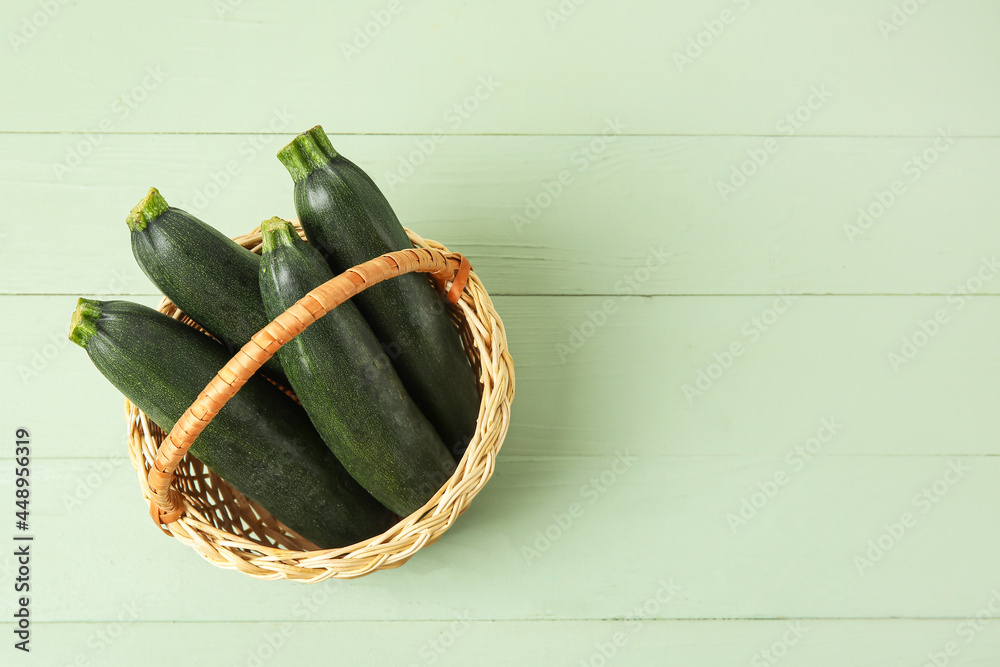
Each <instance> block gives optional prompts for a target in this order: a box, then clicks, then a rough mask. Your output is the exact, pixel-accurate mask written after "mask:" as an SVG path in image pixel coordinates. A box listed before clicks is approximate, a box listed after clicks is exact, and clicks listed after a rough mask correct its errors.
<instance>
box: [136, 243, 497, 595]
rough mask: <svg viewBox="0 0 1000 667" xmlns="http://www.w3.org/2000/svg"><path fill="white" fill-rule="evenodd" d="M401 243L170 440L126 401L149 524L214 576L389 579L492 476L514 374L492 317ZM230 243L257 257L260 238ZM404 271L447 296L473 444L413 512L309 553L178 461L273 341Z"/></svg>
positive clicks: (347, 279) (250, 359)
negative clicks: (356, 538)
mask: <svg viewBox="0 0 1000 667" xmlns="http://www.w3.org/2000/svg"><path fill="white" fill-rule="evenodd" d="M296 229H297V230H298V232H299V234H300V235H301V234H302V230H301V228H300V227H299V226H298V225H296ZM407 233H408V234H409V236H410V240H411V241H412V242H413V245H414V249H413V250H402V251H399V252H395V253H389V254H387V255H383V256H382V257H377V258H375V259H374V260H371V261H370V262H365V263H364V264H361V265H359V266H357V267H354V268H353V269H351V270H349V271H346V272H344V273H343V274H341V275H340V276H337V277H336V278H334V279H333V280H330V281H329V282H327V283H326V284H324V285H321V286H320V287H317V288H316V289H315V290H313V291H312V292H310V293H309V295H307V296H306V297H304V298H303V299H302V300H301V301H300V302H299V303H298V304H296V306H293V307H292V308H290V309H289V310H288V311H287V312H285V313H284V314H283V315H281V316H279V317H278V318H275V320H274V321H273V322H271V323H270V324H269V325H268V326H267V327H265V328H264V329H263V330H262V331H261V332H259V333H258V334H257V335H255V336H254V340H252V341H251V342H249V343H247V345H246V346H244V348H243V349H242V350H241V351H240V352H238V353H237V354H236V356H235V357H233V359H232V360H230V362H229V363H227V364H226V366H225V368H223V369H222V370H220V371H219V374H218V375H217V376H216V377H215V379H213V380H212V382H211V383H209V385H208V386H207V387H206V389H205V391H204V392H202V394H201V395H200V396H199V397H198V400H196V401H195V403H194V404H193V405H192V406H191V407H190V408H189V409H188V411H187V412H186V413H185V415H184V416H183V417H182V418H181V419H179V420H178V422H177V424H176V425H175V426H174V428H173V430H172V431H171V432H170V433H169V434H164V432H163V431H162V430H160V429H159V428H158V427H157V426H156V424H154V423H153V422H152V421H150V420H149V419H147V418H146V415H145V414H143V412H142V411H141V410H139V409H138V408H137V407H136V406H135V405H134V404H132V403H131V402H130V401H128V400H127V399H126V400H125V412H126V414H127V415H128V422H127V436H128V437H127V439H128V446H129V456H130V458H131V460H132V465H133V466H134V467H135V469H136V471H137V473H138V476H139V484H140V486H141V488H142V495H143V498H144V499H145V500H146V502H147V503H148V504H149V510H150V515H151V516H152V517H153V520H154V521H155V522H156V524H157V525H158V526H160V528H161V529H162V530H163V531H164V532H165V533H166V534H167V535H172V536H174V537H176V538H177V539H179V540H181V541H182V542H184V543H186V544H188V545H190V546H192V547H193V548H194V549H195V550H196V551H197V552H198V553H199V554H201V555H202V556H203V557H204V558H205V559H206V560H208V561H209V562H211V563H213V564H215V565H217V566H219V567H223V568H227V569H235V570H239V571H240V572H243V573H244V574H248V575H250V576H253V577H257V578H260V579H293V580H298V581H304V582H316V581H322V580H324V579H328V578H330V577H337V578H343V579H347V578H354V577H362V576H364V575H366V574H370V573H372V572H375V571H376V570H380V569H388V568H393V567H398V566H400V565H402V564H403V563H405V562H406V561H407V560H408V559H409V558H410V557H411V556H412V555H413V554H414V553H416V552H417V550H419V549H421V548H423V547H425V546H427V545H428V544H431V543H433V542H435V541H436V540H437V539H438V538H439V537H441V535H442V534H443V533H444V532H445V531H446V530H448V528H450V527H451V525H452V524H453V523H454V522H455V519H457V518H458V515H460V514H461V513H462V512H464V511H465V508H466V507H468V506H469V503H470V502H471V501H472V499H473V498H474V497H475V496H476V494H477V493H479V490H480V489H482V488H483V485H485V484H486V482H487V481H488V480H489V478H490V476H491V475H492V474H493V467H494V463H495V461H496V455H497V452H498V450H499V449H500V445H501V444H502V443H503V439H504V436H505V435H506V433H507V426H508V424H509V421H510V404H511V401H512V399H513V398H514V366H513V362H512V360H511V357H510V354H509V352H508V351H507V338H506V335H505V334H504V329H503V324H502V323H501V321H500V317H499V316H498V315H497V313H496V311H495V310H494V308H493V303H492V302H491V301H490V297H489V295H488V294H487V293H486V290H485V289H484V288H483V285H482V283H481V282H480V281H479V279H478V278H477V277H476V274H475V273H473V272H472V271H471V268H470V267H469V264H468V262H467V261H466V260H465V259H464V258H463V257H462V256H461V255H459V254H456V253H450V252H449V251H448V250H447V248H445V247H444V246H442V245H440V244H439V243H436V242H434V241H430V240H424V239H422V238H421V237H420V236H418V235H417V234H414V233H413V232H410V231H409V230H407ZM234 240H235V241H236V242H237V243H239V244H241V245H242V246H243V247H245V248H249V249H250V250H252V251H253V252H256V253H259V252H260V244H261V235H260V229H259V228H258V229H255V230H254V231H252V232H251V233H249V234H246V235H244V236H240V237H237V238H235V239H234ZM411 271H420V272H425V273H430V274H431V276H432V278H434V279H435V280H436V282H437V284H438V287H439V289H441V290H442V291H445V292H446V293H447V294H448V297H449V299H448V300H449V301H450V302H451V305H450V306H449V308H450V314H451V315H452V318H453V320H454V321H455V323H456V325H457V326H458V328H459V330H460V332H461V334H462V338H463V340H464V341H465V347H466V350H467V352H468V353H469V357H470V359H471V361H472V364H473V368H474V369H475V371H476V372H477V373H478V376H479V382H480V388H481V390H482V403H481V404H480V408H479V420H478V424H477V429H476V433H475V435H474V436H473V438H472V440H471V442H470V443H469V446H468V449H467V450H466V452H465V454H464V456H463V457H462V460H461V461H460V462H459V464H458V468H457V470H456V471H455V474H454V475H453V476H452V477H451V479H449V480H448V481H447V482H446V483H445V485H444V486H443V487H442V488H441V489H439V490H438V492H437V493H436V494H434V496H433V497H432V498H431V499H430V500H428V501H427V503H426V504H425V505H424V506H423V507H422V508H420V509H419V510H417V511H416V512H414V513H413V514H411V515H410V516H408V517H405V518H403V519H402V520H400V521H399V522H398V523H397V524H396V525H394V526H393V527H392V528H390V529H389V530H387V531H385V532H384V533H382V534H380V535H377V536H375V537H373V538H371V539H369V540H366V541H364V542H359V543H357V544H353V545H350V546H347V547H340V548H336V549H319V548H317V547H316V545H314V544H312V543H311V542H309V541H307V540H305V539H304V538H302V537H301V536H299V535H297V534H296V533H294V532H293V531H291V530H289V529H288V528H287V527H285V526H284V525H283V524H281V523H280V522H278V521H277V520H276V519H275V518H274V517H273V516H271V514H270V513H269V512H267V511H266V510H265V509H263V508H262V507H261V506H260V505H258V504H257V503H255V502H253V501H251V500H250V499H248V498H247V497H246V496H244V495H243V494H242V493H240V492H239V491H237V490H236V489H234V488H233V487H231V486H229V485H228V484H227V483H226V482H224V481H222V479H221V478H220V477H218V476H217V475H215V474H214V473H212V472H211V471H210V470H209V469H208V468H207V467H205V466H204V465H203V464H202V463H201V462H200V461H198V460H197V459H195V458H194V457H193V456H188V455H187V450H188V448H189V447H190V446H191V443H192V442H193V441H194V439H195V438H196V437H197V435H198V434H199V433H200V432H201V430H202V429H203V428H204V427H205V425H206V424H207V423H208V421H211V417H212V416H213V415H214V414H215V413H216V412H218V410H219V409H221V406H222V405H223V404H224V403H225V401H226V400H228V397H230V396H232V395H233V394H235V393H236V391H238V390H239V387H241V386H242V384H243V383H244V382H245V381H246V379H247V378H248V377H249V376H250V375H252V374H253V372H255V371H256V370H257V369H258V368H259V367H260V365H261V364H263V363H264V362H265V361H266V360H267V359H268V358H270V357H271V356H272V355H273V354H274V353H275V352H276V351H277V349H278V347H280V344H279V343H277V341H276V340H275V339H283V340H284V342H287V340H289V339H290V338H294V336H295V335H297V334H298V333H300V332H301V330H302V329H305V327H307V326H308V325H309V324H311V323H312V322H313V321H315V319H317V318H319V317H322V315H323V314H325V313H326V312H328V311H329V310H331V309H332V308H333V307H335V306H336V305H337V304H339V303H342V302H343V301H345V300H347V299H349V298H351V296H353V295H354V294H356V293H357V292H359V291H361V290H362V289H364V288H365V287H369V286H371V285H373V284H375V283H378V282H380V281H381V280H385V279H387V278H392V277H393V276H395V275H400V274H402V273H408V272H411ZM303 302H306V303H305V304H304V303H303ZM159 310H160V312H163V313H166V314H167V315H170V316H172V317H175V318H178V319H180V320H182V321H184V322H187V323H188V324H192V325H193V326H194V323H193V322H192V321H191V320H190V319H189V318H188V317H187V316H185V315H184V314H183V313H181V311H180V310H178V309H177V307H176V306H174V305H173V303H171V301H170V300H169V299H163V301H162V302H161V303H160V306H159ZM293 311H295V312H293ZM255 341H256V343H255ZM199 417H202V418H199Z"/></svg>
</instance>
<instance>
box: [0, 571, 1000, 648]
mask: <svg viewBox="0 0 1000 667" xmlns="http://www.w3.org/2000/svg"><path fill="white" fill-rule="evenodd" d="M323 592H324V591H322V590H320V591H317V590H315V589H310V592H309V593H305V592H303V593H301V594H302V596H303V597H304V598H308V597H310V596H312V595H318V596H320V597H322V593H323ZM305 604H306V603H304V604H303V607H302V612H303V614H305V613H307V612H308V608H307V607H306V606H305ZM327 604H335V602H334V601H333V600H332V599H331V600H330V601H328V602H327ZM131 612H132V610H131V608H129V609H122V610H119V613H122V614H125V618H127V617H128V614H129V613H131ZM136 613H141V612H140V611H139V610H137V612H136ZM959 623H964V625H962V627H961V630H959V629H958V625H959ZM4 625H8V624H4ZM0 627H2V626H0ZM34 629H35V635H34V638H33V640H32V655H33V657H35V658H36V659H37V660H38V661H44V662H45V664H52V665H73V664H127V663H130V662H133V661H134V660H136V659H137V656H142V662H143V664H144V665H148V666H149V667H157V666H159V665H162V666H164V667H171V666H172V665H175V664H176V655H171V654H170V652H167V651H150V649H149V647H150V646H153V645H155V644H156V643H157V642H161V641H163V638H164V637H170V638H171V639H172V641H173V642H174V643H175V645H177V646H197V647H198V652H197V658H196V659H195V658H193V657H192V658H189V660H196V661H194V662H189V663H188V664H199V665H201V664H203V665H213V664H226V665H230V664H233V665H256V664H302V663H304V664H309V663H310V662H311V661H314V660H316V656H317V655H324V654H327V653H329V652H330V647H331V646H335V647H336V655H337V659H338V662H340V663H343V664H369V665H374V664H379V665H404V666H407V665H408V666H411V667H414V666H419V665H432V664H433V665H456V666H464V665H498V666H504V667H506V666H507V665H513V664H520V665H534V664H557V663H562V664H571V665H585V666H586V665H601V664H610V663H611V662H613V661H614V662H618V663H619V664H633V665H635V664H643V665H651V664H662V663H663V662H664V661H665V660H669V661H671V662H673V661H677V662H683V663H684V664H689V665H699V667H730V666H731V665H741V664H751V665H768V664H778V663H779V661H780V664H781V665H788V666H790V667H795V666H796V665H798V666H802V667H841V666H842V665H879V666H880V667H909V666H911V665H924V664H931V665H933V664H934V663H933V662H931V660H932V656H933V657H936V658H937V659H938V660H939V661H940V660H944V659H947V661H948V662H947V663H946V664H947V665H949V667H956V666H958V667H960V666H962V665H984V664H989V663H990V661H991V660H992V659H993V656H995V655H997V654H998V652H1000V639H998V635H997V631H996V627H995V626H994V624H990V623H982V622H979V621H977V620H975V619H973V620H970V621H964V622H959V621H955V620H934V621H909V620H885V621H867V622H861V621H826V620H814V619H810V620H807V621H795V620H775V621H757V622H752V623H747V622H740V621H639V622H635V623H633V622H627V621H621V620H616V621H575V620H569V621H564V620H551V621H547V622H544V623H537V622H526V621H508V622H498V621H467V620H465V619H462V618H456V619H454V620H452V621H444V622H442V621H429V622H397V623H392V624H386V623H382V622H378V621H373V622H352V621H346V622H339V623H326V622H309V621H299V622H278V623H229V622H223V623H189V622H184V621H181V622H171V623H157V622H153V623H146V622H128V623H119V622H118V621H117V620H112V621H110V622H105V623H59V624H51V623H45V622H36V624H35V626H34ZM112 635H114V636H112ZM615 639H617V640H618V641H619V644H617V645H616V644H614V643H613V641H614V640H615ZM946 648H951V649H952V653H953V655H949V654H947V653H945V649H946ZM606 655H607V656H610V657H607V658H605V657H604V656H606ZM77 659H82V660H84V661H85V662H81V663H76V662H74V661H75V660H77ZM102 660H103V661H105V662H100V661H102ZM602 660H604V661H605V662H602Z"/></svg>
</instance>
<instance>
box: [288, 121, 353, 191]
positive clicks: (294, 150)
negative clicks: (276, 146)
mask: <svg viewBox="0 0 1000 667" xmlns="http://www.w3.org/2000/svg"><path fill="white" fill-rule="evenodd" d="M339 155H340V154H339V153H338V152H337V150H336V149H335V148H334V147H333V144H332V143H330V138H329V137H328V136H326V132H324V131H323V127H322V126H321V125H317V126H316V127H314V128H312V129H310V130H307V131H305V132H303V133H302V134H300V135H299V136H297V137H295V138H294V139H292V141H291V142H290V143H289V144H288V145H287V146H285V147H284V148H282V149H281V150H280V151H278V159H279V160H281V164H283V165H285V169H287V170H288V173H289V174H291V176H292V180H293V181H295V182H296V183H298V182H299V181H301V180H304V179H305V178H306V176H308V175H309V174H311V173H312V172H314V171H316V170H317V169H321V168H323V167H325V166H326V164H327V163H328V162H330V161H331V160H333V159H334V158H336V157H338V156H339Z"/></svg>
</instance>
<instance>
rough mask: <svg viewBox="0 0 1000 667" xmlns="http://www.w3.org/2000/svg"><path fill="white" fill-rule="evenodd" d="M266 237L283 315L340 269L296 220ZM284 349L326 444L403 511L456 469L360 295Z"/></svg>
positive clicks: (275, 300) (268, 291)
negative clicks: (370, 320) (361, 310)
mask: <svg viewBox="0 0 1000 667" xmlns="http://www.w3.org/2000/svg"><path fill="white" fill-rule="evenodd" d="M261 234H262V235H263V238H264V245H263V252H262V256H261V263H260V293H261V296H262V297H263V299H264V307H265V309H266V310H267V315H268V317H270V318H271V319H274V318H275V317H277V316H278V315H280V314H281V313H283V312H284V311H285V310H287V309H288V308H289V307H290V306H292V305H293V304H294V303H295V302H296V301H298V300H299V299H301V298H302V297H303V296H305V294H306V293H307V292H309V291H310V290H311V289H313V288H314V287H317V286H319V285H321V284H323V283H325V282H326V281H328V280H330V279H331V278H333V277H334V274H333V272H332V271H331V270H330V267H329V266H327V264H326V261H325V260H324V259H323V256H322V255H321V254H320V253H319V251H318V250H316V249H315V248H313V247H312V246H310V245H309V244H308V243H306V242H305V241H303V240H302V239H300V238H299V235H298V234H297V233H296V232H295V229H294V228H293V227H292V224H291V223H290V222H286V221H284V220H282V219H280V218H272V219H270V220H268V221H266V222H264V223H263V224H262V225H261ZM278 354H279V355H281V363H282V366H283V367H284V369H285V373H286V374H287V375H288V380H289V382H290V383H291V388H292V390H293V391H294V392H295V395H296V396H297V397H298V399H299V401H301V403H302V407H304V408H305V410H306V413H307V414H308V415H309V418H310V419H311V420H312V423H313V426H315V427H316V430H317V431H319V434H320V435H321V436H322V437H323V439H324V440H325V441H326V444H327V445H328V446H329V447H330V449H331V450H332V451H333V453H334V454H335V455H336V456H337V458H338V459H339V460H340V462H341V463H343V464H344V467H345V468H346V469H347V471H348V472H349V473H351V475H352V476H353V477H354V479H356V480H357V481H358V482H359V483H360V484H361V486H363V487H364V488H365V489H367V490H368V492H369V493H371V494H372V495H373V496H374V497H375V499H376V500H378V501H379V502H381V503H382V504H383V505H385V506H386V507H388V508H389V509H391V510H392V511H393V512H395V513H396V514H399V515H400V516H407V515H409V514H410V513H411V512H414V511H415V510H417V509H419V508H420V507H421V506H422V505H423V504H424V503H425V502H427V500H428V499H429V498H430V497H431V496H432V495H434V493H435V492H436V491H437V490H438V489H439V488H441V485H442V484H444V482H445V481H447V479H448V478H449V477H451V475H452V473H453V472H455V461H454V459H453V458H452V456H451V454H450V453H449V451H448V449H447V448H446V447H445V446H444V443H443V442H441V438H440V437H439V436H438V434H437V433H436V432H435V430H434V427H433V426H431V423H430V422H429V421H427V418H426V417H425V416H424V415H423V413H421V412H420V409H419V408H417V406H416V405H415V404H414V402H413V401H412V400H411V398H410V396H409V395H408V394H407V392H406V389H405V388H404V387H403V383H402V382H401V381H400V379H399V376H398V375H397V374H396V371H395V370H393V367H392V363H391V362H390V361H389V359H388V357H386V355H385V354H383V352H382V348H381V346H380V345H379V342H378V340H377V339H376V338H375V334H373V333H372V330H371V328H370V327H369V326H368V324H367V322H365V319H364V317H362V316H361V313H359V312H358V309H357V307H355V305H354V304H353V303H352V302H351V301H347V302H345V303H342V304H341V305H339V306H337V307H336V308H334V309H333V310H332V311H330V312H329V313H327V314H326V315H324V316H323V317H322V318H320V319H319V320H317V321H316V322H314V323H313V324H312V325H311V326H309V328H307V329H306V330H305V331H303V332H302V333H300V334H299V335H298V336H297V337H295V338H294V339H292V340H291V341H289V342H288V343H286V344H285V346H284V347H282V348H281V349H280V350H279V351H278Z"/></svg>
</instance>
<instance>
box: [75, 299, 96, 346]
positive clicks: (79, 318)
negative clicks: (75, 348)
mask: <svg viewBox="0 0 1000 667" xmlns="http://www.w3.org/2000/svg"><path fill="white" fill-rule="evenodd" d="M100 316H101V302H100V301H94V300H93V299H84V298H83V297H80V298H79V299H78V300H77V302H76V310H74V311H73V318H72V319H71V320H70V323H69V339H70V340H71V341H73V342H74V343H76V344H77V345H79V346H80V347H82V348H84V349H86V347H87V343H88V342H89V341H90V338H91V336H93V335H94V334H96V333H97V319H98V318H99V317H100Z"/></svg>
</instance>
